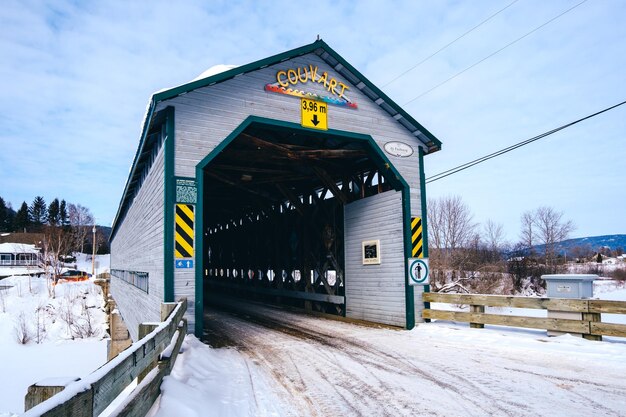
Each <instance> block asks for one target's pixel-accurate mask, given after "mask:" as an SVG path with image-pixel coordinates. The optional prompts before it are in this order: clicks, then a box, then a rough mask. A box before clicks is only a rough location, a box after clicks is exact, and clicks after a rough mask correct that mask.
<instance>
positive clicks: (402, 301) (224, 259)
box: [111, 41, 441, 339]
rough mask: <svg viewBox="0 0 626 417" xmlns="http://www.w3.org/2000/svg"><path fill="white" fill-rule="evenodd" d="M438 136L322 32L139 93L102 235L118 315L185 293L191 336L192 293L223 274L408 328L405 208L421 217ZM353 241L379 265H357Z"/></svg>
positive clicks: (152, 308) (414, 305) (154, 310)
mask: <svg viewBox="0 0 626 417" xmlns="http://www.w3.org/2000/svg"><path fill="white" fill-rule="evenodd" d="M303 97H304V98H305V99H309V100H313V101H314V102H325V103H326V104H327V106H326V107H324V111H323V113H320V114H319V116H320V117H321V118H322V119H324V118H327V124H328V130H324V129H318V128H316V126H317V121H318V119H317V114H316V115H315V119H312V120H314V121H315V124H314V125H311V123H310V122H311V120H307V123H306V124H305V123H304V122H305V121H304V120H303V118H304V117H310V115H309V116H305V115H304V114H305V113H303V109H302V103H301V99H302V98H303ZM320 108H321V107H320ZM322 125H323V124H322ZM322 125H320V126H322ZM305 126H308V127H305ZM312 127H313V128H312ZM440 145H441V143H440V142H439V141H438V140H437V139H436V138H435V137H434V136H433V135H432V134H430V133H429V132H428V131H427V130H426V129H425V128H424V127H422V126H421V125H420V124H419V123H418V122H417V121H415V120H414V119H413V118H412V117H411V116H410V115H408V114H407V113H406V112H405V111H404V110H402V109H401V108H400V107H399V106H398V105H397V104H395V103H394V102H393V101H392V100H390V99H389V98H388V97H387V96H386V95H384V93H383V92H382V91H380V90H379V89H378V88H377V87H376V86H374V85H373V84H372V83H371V82H369V81H368V80H367V79H366V78H365V77H364V76H363V75H362V74H360V73H359V72H358V71H357V70H356V69H354V68H353V67H352V66H351V65H350V64H348V63H347V62H346V61H345V60H344V59H343V58H342V57H341V56H339V55H338V54H337V53H336V52H335V51H333V50H332V49H331V48H330V47H329V46H328V45H327V44H325V43H324V42H323V41H316V42H315V43H313V44H310V45H306V46H304V47H301V48H297V49H295V50H292V51H288V52H285V53H283V54H280V55H276V56H273V57H269V58H266V59H263V60H261V61H257V62H253V63H251V64H248V65H244V66H241V67H237V68H234V69H232V70H229V71H226V72H223V73H220V74H217V75H213V76H211V77H208V78H205V79H201V80H198V81H195V82H191V83H188V84H185V85H183V86H180V87H176V88H173V89H170V90H166V91H163V92H160V93H157V94H155V95H154V96H153V97H152V100H151V102H150V105H149V110H148V114H147V117H146V120H145V123H144V128H143V132H142V138H141V142H140V145H139V149H138V151H137V155H136V157H135V161H134V163H133V168H132V170H131V174H130V176H129V179H128V182H127V185H126V189H125V191H124V195H123V196H122V201H121V203H120V208H119V211H118V214H117V216H116V219H115V221H114V224H113V231H112V235H111V236H112V237H111V267H112V269H113V270H116V271H118V272H117V276H116V274H112V275H113V276H112V278H111V291H112V293H113V296H114V297H115V299H116V301H117V303H118V307H119V309H120V311H121V313H122V315H123V317H124V319H125V320H126V321H127V322H128V327H129V328H130V329H135V328H136V325H137V324H138V323H140V322H143V321H150V320H155V319H156V317H158V313H159V312H158V306H159V303H160V302H161V301H163V300H165V301H171V300H173V299H175V298H178V297H186V298H188V299H189V301H190V303H189V310H188V314H187V317H188V319H189V322H190V324H192V327H191V328H194V329H195V331H196V334H197V335H198V336H201V333H202V310H203V301H202V297H203V290H204V289H211V290H215V291H217V290H223V289H224V288H231V287H233V286H238V287H239V288H241V289H243V290H246V291H247V292H244V293H248V294H250V293H254V292H256V293H257V294H261V295H263V296H267V295H268V294H277V295H280V299H281V300H283V301H285V300H288V299H291V300H295V301H292V302H293V303H303V304H302V305H303V306H304V307H306V308H313V309H317V310H320V311H328V312H334V313H335V314H341V315H347V316H352V317H357V318H366V319H370V320H373V321H379V322H381V323H387V324H393V325H400V326H406V327H409V328H410V327H412V326H413V323H414V321H415V320H416V319H417V320H419V319H420V311H421V309H422V306H423V303H422V300H421V295H420V294H421V289H420V290H419V291H414V290H413V287H409V286H408V282H407V278H406V267H405V262H406V258H407V257H409V256H410V248H409V246H410V241H411V240H410V239H411V236H410V219H411V217H421V218H424V223H425V218H426V213H425V195H424V183H423V181H424V178H423V160H422V157H423V155H424V154H427V153H431V152H435V151H437V150H439V149H440ZM383 202H384V203H383ZM176 204H186V205H187V206H186V207H182V208H180V207H177V206H176ZM350 207H352V208H350ZM179 209H180V210H183V209H184V210H186V214H185V216H183V217H184V219H183V220H182V221H181V218H180V217H176V216H177V215H178V214H177V213H178V211H177V210H179ZM344 210H345V212H344ZM355 213H358V216H355V215H354V214H355ZM344 217H345V221H344ZM175 219H176V220H175ZM267 222H270V223H269V224H270V226H269V229H272V228H273V229H276V230H275V231H273V232H272V237H273V239H266V238H265V237H264V236H265V235H264V236H259V234H258V230H261V229H263V230H265V229H266V228H267V227H266V224H267ZM374 224H375V225H376V227H371V225H374ZM264 228H265V229H264ZM356 229H359V230H356ZM407 229H408V230H407ZM425 229H426V227H424V230H425ZM255 230H257V232H255ZM294 230H295V232H294V233H291V231H294ZM290 233H291V234H290ZM235 234H238V235H239V236H241V238H237V239H236V238H234V236H235ZM367 240H380V241H381V246H380V250H381V253H382V262H381V263H380V264H376V265H363V260H362V256H361V255H360V253H361V244H362V242H363V241H367ZM236 242H242V243H241V245H237V244H236ZM183 247H184V249H185V250H184V251H183V252H184V253H183V254H182V255H181V253H180V251H178V249H180V248H183ZM191 252H193V255H192V256H186V255H188V254H189V253H191ZM427 254H428V251H427V239H426V236H424V252H423V256H427ZM184 256H185V257H184ZM212 281H214V283H215V285H213V286H210V284H211V282H212ZM286 291H298V294H294V293H291V294H294V296H293V297H290V293H289V292H286ZM285 294H286V296H285ZM307 294H309V295H307ZM313 294H315V295H313ZM320 296H322V297H320ZM341 297H344V298H341ZM307 298H308V299H307ZM276 299H277V298H274V300H276ZM342 299H343V300H344V303H343V304H341V303H339V304H338V303H336V301H337V300H342ZM298 300H300V301H298ZM319 300H322V301H319ZM323 300H332V301H333V302H331V303H326V302H324V301H323ZM132 336H133V338H135V339H136V338H137V334H133V335H132Z"/></svg>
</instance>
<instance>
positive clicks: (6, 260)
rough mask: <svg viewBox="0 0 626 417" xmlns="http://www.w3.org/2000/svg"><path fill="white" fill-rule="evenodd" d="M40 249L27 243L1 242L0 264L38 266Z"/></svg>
mask: <svg viewBox="0 0 626 417" xmlns="http://www.w3.org/2000/svg"><path fill="white" fill-rule="evenodd" d="M39 254H40V252H39V249H38V248H37V247H36V246H35V245H29V244H26V243H0V266H37V265H38V264H39V258H40V256H39Z"/></svg>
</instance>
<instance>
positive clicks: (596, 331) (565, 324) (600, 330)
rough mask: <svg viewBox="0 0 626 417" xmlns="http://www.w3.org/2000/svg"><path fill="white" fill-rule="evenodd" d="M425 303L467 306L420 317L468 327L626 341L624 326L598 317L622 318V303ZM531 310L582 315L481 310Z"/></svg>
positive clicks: (430, 297) (436, 297)
mask: <svg viewBox="0 0 626 417" xmlns="http://www.w3.org/2000/svg"><path fill="white" fill-rule="evenodd" d="M424 299H425V301H428V302H433V303H446V304H455V305H469V306H470V312H469V313H467V312H462V311H447V310H445V311H444V310H436V309H428V310H424V312H423V313H424V317H425V318H430V319H439V320H451V321H461V322H469V323H470V326H471V327H474V328H483V327H484V326H485V324H492V325H498V326H512V327H526V328H533V329H546V330H549V331H559V332H565V333H575V334H581V335H582V336H583V337H584V338H585V339H590V340H602V336H603V335H604V336H616V337H626V325H625V324H617V323H607V322H602V313H605V314H626V302H624V301H609V300H590V299H567V298H536V297H517V296H500V295H481V294H439V293H429V294H424ZM486 306H488V307H512V308H534V309H544V310H554V311H567V312H577V313H582V320H570V319H561V318H540V317H524V316H511V315H504V314H485V307H486Z"/></svg>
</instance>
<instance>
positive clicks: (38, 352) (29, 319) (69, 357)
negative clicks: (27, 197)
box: [0, 255, 108, 417]
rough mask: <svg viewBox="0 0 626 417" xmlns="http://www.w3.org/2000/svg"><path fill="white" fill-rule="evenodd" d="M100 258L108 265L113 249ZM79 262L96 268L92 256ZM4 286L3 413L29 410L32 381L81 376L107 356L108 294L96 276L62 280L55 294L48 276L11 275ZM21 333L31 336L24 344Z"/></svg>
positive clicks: (0, 306) (0, 298) (0, 328)
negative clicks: (26, 402) (105, 305)
mask: <svg viewBox="0 0 626 417" xmlns="http://www.w3.org/2000/svg"><path fill="white" fill-rule="evenodd" d="M99 262H100V264H102V265H103V268H102V269H103V270H104V269H105V268H107V269H108V255H106V256H101V257H100V258H99ZM72 266H73V265H72ZM76 266H77V268H78V269H80V270H83V271H88V272H89V273H91V258H90V257H89V256H88V255H79V256H78V259H77V264H76ZM0 288H2V289H0V360H2V365H1V366H0V369H1V370H2V372H0V417H5V416H12V415H15V414H17V413H21V412H23V411H24V396H25V395H26V390H27V388H28V387H29V386H30V385H32V384H34V383H36V382H38V381H42V380H44V379H47V378H56V377H66V376H70V377H82V376H85V375H87V374H89V373H91V372H92V371H94V370H96V369H97V368H98V367H100V366H101V365H102V364H103V363H104V362H106V359H107V340H105V338H106V337H107V334H106V330H105V314H104V311H103V308H102V307H103V298H102V294H101V291H100V287H98V286H96V285H95V284H93V282H91V281H83V282H75V283H62V284H58V285H56V286H55V287H54V298H53V297H52V286H51V285H50V281H49V280H47V279H46V278H45V277H41V278H37V277H28V276H11V277H9V278H5V279H2V280H0ZM18 334H21V335H26V336H27V337H29V338H30V340H29V341H28V342H27V343H26V344H20V343H19V342H18V340H17V339H18Z"/></svg>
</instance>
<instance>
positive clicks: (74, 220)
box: [69, 204, 94, 253]
mask: <svg viewBox="0 0 626 417" xmlns="http://www.w3.org/2000/svg"><path fill="white" fill-rule="evenodd" d="M69 218H70V226H71V227H72V232H73V234H74V239H75V247H74V248H75V249H76V250H80V252H81V253H83V249H84V246H85V240H86V238H87V235H88V234H89V233H90V231H91V227H92V226H93V225H94V217H93V214H91V211H90V210H89V209H88V208H87V207H84V206H81V205H80V204H70V205H69Z"/></svg>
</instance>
